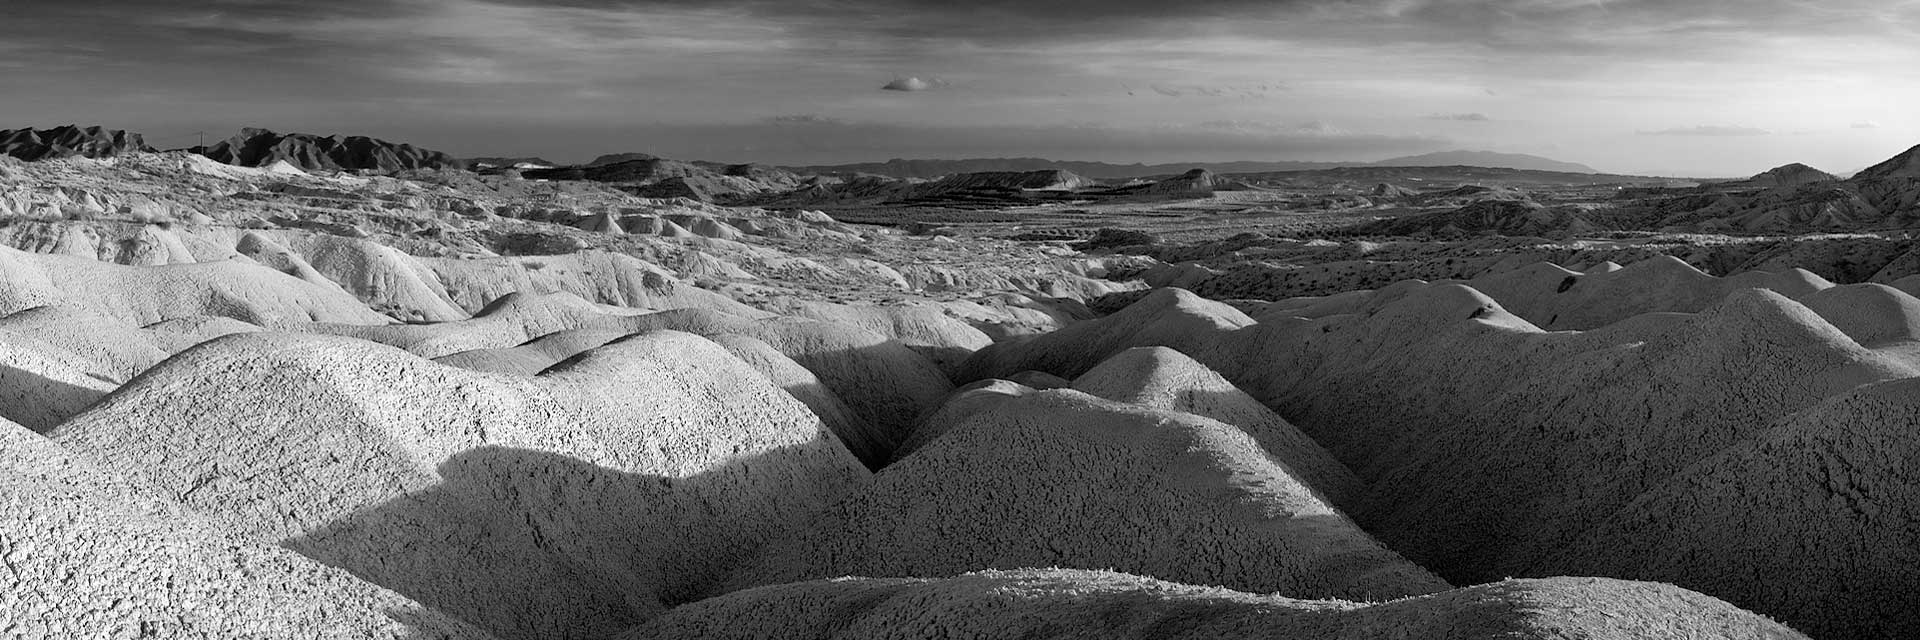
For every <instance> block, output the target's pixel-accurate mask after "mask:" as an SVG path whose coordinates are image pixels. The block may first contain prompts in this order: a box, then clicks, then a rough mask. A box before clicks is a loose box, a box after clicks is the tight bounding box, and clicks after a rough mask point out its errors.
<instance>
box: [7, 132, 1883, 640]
mask: <svg viewBox="0 0 1920 640" xmlns="http://www.w3.org/2000/svg"><path fill="white" fill-rule="evenodd" d="M55 133H57V134H58V135H52V134H48V135H42V134H40V133H33V134H31V135H28V134H20V133H9V134H7V136H6V137H7V139H8V140H10V142H9V144H11V145H12V146H13V148H15V149H23V150H29V151H32V153H28V151H21V152H20V153H19V155H33V156H34V157H35V158H36V160H37V161H34V162H26V161H22V160H17V159H12V158H0V418H4V421H0V632H3V633H0V635H9V636H10V637H11V636H18V637H80V638H126V637H166V638H172V637H181V638H263V637H264V638H312V637H326V638H475V639H479V638H498V639H502V640H533V639H545V638H567V639H574V638H578V639H602V638H684V637H721V638H846V639H855V638H872V639H879V638H902V637H952V638H996V637H1034V638H1075V637H1138V638H1164V637H1194V638H1200V637H1207V638H1216V637H1250V638H1252V637H1258V638H1300V639H1303V640H1304V639H1307V638H1353V639H1362V638H1367V639H1371V638H1381V639H1386V638H1407V637H1422V638H1463V639H1483V638H1484V639H1488V640H1492V639H1495V638H1728V639H1733V638H1803V637H1815V638H1823V639H1824V638H1888V639H1891V638H1908V637H1915V636H1920V613H1916V610H1920V608H1916V607H1915V606H1914V604H1915V601H1914V596H1913V595H1912V594H1913V593H1914V591H1913V589H1912V587H1913V586H1914V585H1915V584H1916V583H1920V573H1916V570H1915V569H1914V567H1920V542H1916V539H1915V532H1916V531H1920V476H1916V474H1914V473H1913V471H1912V468H1911V464H1910V461H1911V459H1912V458H1913V456H1914V455H1916V453H1917V452H1916V451H1915V449H1916V446H1915V444H1914V443H1915V442H1916V441H1917V440H1916V437H1915V435H1914V434H1915V433H1916V425H1920V409H1917V408H1916V404H1915V402H1914V401H1913V400H1912V398H1914V397H1915V395H1914V394H1915V391H1916V390H1915V389H1914V386H1915V384H1916V381H1920V299H1917V298H1915V297H1914V294H1915V293H1917V292H1920V247H1916V246H1913V240H1911V239H1910V238H1909V237H1908V236H1907V234H1906V231H1905V230H1904V229H1903V228H1901V222H1900V221H1901V220H1903V219H1904V216H1906V215H1907V214H1908V213H1910V210H1909V208H1908V207H1910V205H1911V202H1908V201H1907V200H1904V198H1906V196H1905V195H1902V194H1904V193H1906V192H1905V191H1903V190H1904V189H1907V188H1909V187H1911V183H1912V181H1913V180H1914V179H1915V178H1914V174H1913V170H1914V166H1913V165H1914V162H1913V158H1910V157H1908V156H1902V157H1901V158H1895V159H1893V160H1890V161H1889V162H1888V163H1885V164H1883V165H1881V166H1878V167H1875V168H1873V169H1869V170H1868V171H1866V172H1862V173H1861V174H1860V175H1859V176H1855V177H1854V178H1851V179H1849V180H1846V181H1841V180H1839V179H1837V178H1834V177H1832V176H1826V175H1824V174H1819V175H1816V174H1817V173H1818V172H1811V173H1809V172H1808V171H1802V170H1797V169H1793V168H1792V167H1787V168H1783V169H1782V170H1777V171H1774V172H1769V173H1767V174H1763V175H1762V176H1756V177H1755V178H1754V179H1752V180H1747V181H1741V182H1737V183H1729V184H1719V185H1712V184H1709V185H1684V186H1676V185H1636V184H1627V183H1618V184H1616V183H1605V182H1604V180H1609V179H1612V178H1607V177H1594V176H1587V177H1584V178H1564V177H1562V178H1556V177H1554V176H1557V175H1566V176H1571V175H1584V174H1551V173H1548V172H1517V171H1511V170H1507V171H1493V170H1466V169H1463V168H1458V167H1455V168H1424V169H1423V168H1403V167H1392V168H1388V167H1371V168H1365V169H1352V170H1345V169H1328V170H1321V171H1313V172H1294V173H1286V174H1258V175H1254V174H1248V175H1239V176H1215V175H1211V174H1207V173H1204V172H1189V173H1185V174H1179V175H1174V176H1168V177H1166V178H1165V179H1163V180H1159V181H1151V180H1143V181H1139V182H1137V183H1133V184H1104V183H1095V182H1093V181H1084V182H1083V181H1081V180H1083V179H1082V178H1080V177H1079V176H1074V175H1072V174H1068V173H1066V172H1063V171H1040V172H1023V173H1007V174H984V173H982V174H964V175H961V176H958V177H950V178H943V179H940V180H904V179H903V180H891V181H887V180H880V179H876V178H872V177H866V178H860V177H853V178H848V177H844V176H795V175H792V173H791V172H787V171H785V170H775V169H772V168H767V167H759V166H757V165H734V166H718V165H711V164H710V163H676V161H666V160H662V159H659V158H652V157H650V156H639V155H629V156H618V157H610V158H604V159H603V161H601V162H596V163H593V164H590V165H583V166H581V167H573V168H550V169H551V170H552V171H553V172H554V173H551V174H540V173H537V171H543V170H548V169H540V168H539V167H538V166H537V163H532V162H520V161H516V163H518V164H524V165H526V166H525V167H521V168H507V169H503V170H497V171H496V170H492V169H489V170H486V171H482V172H474V171H469V170H466V169H459V168H452V167H447V166H441V165H442V164H443V160H442V159H440V158H439V156H437V155H434V154H433V153H431V152H427V151H425V150H415V151H409V152H407V153H405V154H400V155H392V156H391V157H389V156H380V157H381V158H385V159H383V160H380V162H382V163H385V164H393V163H399V165H401V166H395V167H384V168H385V169H386V170H385V171H381V172H374V171H364V170H342V169H337V168H334V167H337V166H338V165H340V164H341V163H342V162H346V163H348V164H351V163H352V162H354V161H356V160H355V158H356V157H358V156H355V155H354V154H356V153H359V152H358V151H355V149H362V148H363V147H364V146H365V145H369V144H373V145H374V146H375V148H379V149H384V150H387V151H392V152H393V153H399V151H402V150H399V149H398V147H392V146H391V145H388V146H380V145H381V144H384V143H379V141H371V142H368V141H363V140H353V139H344V140H337V141H334V142H333V143H323V142H320V141H317V140H307V139H304V138H300V137H298V136H278V134H269V133H261V132H256V133H255V134H254V136H256V137H258V136H266V135H273V136H275V137H274V138H273V140H274V142H273V145H268V146H269V147H272V148H277V149H281V150H280V151H274V152H270V153H269V152H261V153H265V154H266V155H261V153H253V152H248V153H240V150H241V148H242V147H248V144H247V143H246V141H245V140H239V139H236V140H235V141H231V142H230V143H227V145H228V146H227V147H226V148H227V149H228V150H229V151H231V152H232V154H231V155H233V157H235V158H238V157H240V156H245V157H247V158H250V160H246V161H240V160H232V161H234V162H237V163H238V164H227V163H223V162H220V161H216V160H215V159H213V158H210V157H207V156H204V155H197V154H190V153H184V152H169V153H152V152H150V151H148V150H146V149H144V148H143V146H142V145H140V144H139V142H138V140H136V139H131V138H127V137H126V136H121V135H116V134H114V133H113V132H108V131H93V130H81V129H75V130H71V131H64V130H63V131H59V132H55ZM376 143H378V144H376ZM328 144H334V145H336V146H333V147H328V146H327V145H328ZM103 145H104V146H103ZM115 145H118V146H117V147H116V146H115ZM256 146H257V145H256ZM283 147H284V148H283ZM389 147H391V148H389ZM109 148H111V149H112V152H111V153H107V152H104V151H101V152H97V153H95V152H90V151H88V150H89V149H93V150H95V151H98V150H100V149H109ZM262 148H265V147H262ZM313 149H321V150H322V151H325V150H326V149H333V150H334V151H326V152H325V153H322V155H323V156H325V160H324V161H323V160H322V158H321V156H314V155H313V153H315V152H313ZM254 151H260V149H254ZM335 151H337V153H335ZM276 153H277V154H279V155H274V154H276ZM329 153H331V154H333V155H327V154H329ZM62 155H71V156H75V157H59V156H62ZM86 155H99V156H104V157H99V158H88V157H84V156H86ZM43 156H45V157H46V158H45V159H40V158H41V157H43ZM343 159H344V160H343ZM268 160H271V161H268ZM327 163H333V165H334V167H330V166H328V165H327ZM242 164H247V165H257V166H240V165H242ZM490 166H491V165H490ZM494 168H495V169H500V167H497V166H496V167H494ZM529 173H531V177H530V176H529V175H527V174H529ZM542 175H546V176H547V177H540V176H542ZM596 176H598V177H600V178H606V177H609V176H611V178H609V179H597V178H596ZM671 180H678V181H679V182H678V183H671V182H668V181H671ZM1556 180H1557V182H1556ZM640 182H645V183H646V184H639V183H640ZM659 184H668V186H669V187H672V188H676V189H677V188H679V187H675V186H674V185H679V186H682V187H687V188H689V189H691V191H689V192H686V193H690V194H691V195H681V196H676V197H666V198H662V197H650V196H649V194H653V195H658V194H660V193H663V191H662V190H661V189H666V187H657V185H659ZM716 189H722V190H734V191H737V192H739V194H744V195H741V196H740V197H738V198H734V199H726V198H710V197H707V196H711V195H713V194H712V193H710V191H712V190H716ZM1818 189H1826V190H1829V191H1832V190H1838V191H1840V192H1845V193H1847V194H1852V195H1850V196H1848V197H1849V198H1855V200H1848V201H1847V202H1849V203H1851V204H1848V205H1847V208H1842V209H1833V208H1829V209H1828V210H1826V212H1825V213H1816V214H1807V212H1808V211H1811V210H1810V209H1807V208H1806V207H1807V206H1809V205H1808V203H1809V202H1812V201H1813V200H1810V199H1809V198H1814V197H1815V196H1811V195H1808V194H1809V193H1811V191H1809V190H1818ZM856 191H857V192H856ZM849 194H852V195H849ZM693 196H699V197H693ZM747 196H752V197H747ZM702 197H707V199H705V200H703V199H702ZM1823 197H1824V196H1823ZM1834 197H1837V196H1834ZM1689 198H1691V199H1692V200H1689V201H1687V202H1668V203H1667V204H1665V205H1662V204H1660V203H1662V202H1667V201H1668V200H1676V201H1677V200H1683V199H1689ZM755 199H757V200H758V202H759V204H758V205H754V204H752V203H751V202H749V201H750V200H755ZM809 199H810V200H811V201H812V202H813V204H801V203H802V201H808V200H809ZM708 200H715V201H724V202H730V203H731V204H716V203H715V202H710V201H708ZM1856 200H1857V201H1856ZM1715 203H1720V204H1715ZM1754 203H1758V204H1754ZM1747 204H1753V205H1754V206H1744V205H1747ZM962 205H964V206H962ZM1660 206H1666V207H1668V208H1667V209H1659V207H1660ZM1648 207H1653V209H1649V208H1648ZM1714 207H1721V208H1725V207H1734V208H1733V209H1728V211H1737V212H1741V213H1739V214H1738V215H1732V214H1727V215H1722V214H1723V213H1725V211H1722V209H1715V208H1714ZM1742 207H1744V208H1742ZM1762 209H1764V210H1765V211H1766V212H1771V213H1766V212H1761V210H1762ZM1656 210H1657V211H1656ZM1702 211H1706V212H1709V213H1714V216H1712V217H1710V218H1709V217H1701V215H1704V214H1701V215H1696V214H1698V212H1702ZM1650 212H1652V213H1650ZM1756 212H1759V213H1756ZM1655 213H1658V214H1659V215H1658V216H1655V215H1654V214H1655ZM1803 214H1807V215H1803ZM1655 218H1658V220H1659V224H1658V225H1655V226H1653V227H1652V228H1649V227H1648V226H1647V225H1645V224H1642V223H1641V222H1635V221H1643V220H1652V219H1655ZM1709 219H1710V220H1717V221H1720V222H1717V223H1714V224H1702V223H1701V221H1703V220H1709ZM1735 222H1738V225H1735V224H1734V223H1735ZM1716 224H1717V225H1719V227H1717V228H1716V227H1715V225H1716ZM1729 225H1733V226H1739V229H1738V230H1739V231H1741V233H1740V234H1737V235H1735V234H1730V233H1728V232H1729V231H1734V230H1736V229H1734V228H1733V226H1729ZM1740 225H1744V226H1740Z"/></svg>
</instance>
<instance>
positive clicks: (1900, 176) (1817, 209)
mask: <svg viewBox="0 0 1920 640" xmlns="http://www.w3.org/2000/svg"><path fill="white" fill-rule="evenodd" d="M1776 172H1778V173H1777V174H1776ZM1770 175H1771V176H1772V178H1773V181H1774V182H1776V183H1777V184H1774V185H1767V184H1754V185H1751V186H1760V187H1766V188H1763V189H1759V190H1756V191H1752V192H1747V193H1727V194H1714V196H1715V197H1710V198H1685V197H1682V198H1674V199H1671V200H1669V201H1667V202H1666V203H1663V204H1661V205H1660V206H1656V207H1651V208H1650V211H1649V213H1650V214H1658V215H1660V216H1661V217H1660V219H1659V220H1658V226H1659V227H1660V228H1671V229H1676V230H1686V231H1704V232H1713V233H1729V232H1733V233H1813V232H1830V231H1861V230H1878V229H1915V228H1920V146H1916V147H1914V148H1912V149H1908V150H1907V151H1906V152H1904V153H1901V154H1900V155H1897V156H1894V157H1892V158H1889V159H1888V160H1887V161H1885V162H1882V163H1880V164H1876V165H1874V166H1871V167H1868V168H1866V169H1862V170H1860V171H1859V172H1858V173H1855V174H1854V175H1853V177H1851V178H1848V179H1846V180H1832V179H1819V178H1820V176H1825V175H1826V174H1818V175H1815V173H1814V170H1812V169H1810V168H1804V165H1788V166H1787V167H1783V168H1782V169H1776V170H1774V171H1769V172H1767V173H1763V174H1761V175H1760V176H1756V179H1760V178H1766V177H1768V176H1770ZM1781 175H1787V176H1798V177H1799V178H1800V179H1799V180H1785V181H1781V180H1779V179H1778V178H1779V177H1780V176H1781ZM1827 177H1828V178H1831V177H1832V176H1827ZM1752 182H1754V181H1753V180H1749V181H1746V183H1752ZM1762 182H1765V181H1764V180H1762ZM1743 184H1745V183H1743ZM1714 186H1716V187H1719V186H1725V185H1714Z"/></svg>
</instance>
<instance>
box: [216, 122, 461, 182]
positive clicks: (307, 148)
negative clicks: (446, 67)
mask: <svg viewBox="0 0 1920 640" xmlns="http://www.w3.org/2000/svg"><path fill="white" fill-rule="evenodd" d="M188 151H191V152H193V153H197V154H200V155H203V156H206V157H209V158H212V159H214V160H218V161H220V162H224V163H227V164H231V165H238V166H242V167H264V166H268V165H271V164H273V163H275V162H279V161H281V160H285V161H287V162H288V163H289V164H292V165H293V166H296V167H300V168H302V169H306V170H309V171H312V170H322V171H352V170H363V169H364V170H372V171H382V172H393V171H404V170H408V169H461V168H465V163H463V162H461V161H460V159H458V158H455V157H453V156H451V155H448V154H446V153H442V152H439V151H434V150H432V149H422V148H420V147H416V146H413V145H410V144H406V143H398V142H388V141H386V140H381V139H378V138H369V137H367V136H344V137H343V136H326V137H321V136H317V135H313V134H310V133H287V134H281V133H275V132H273V131H269V130H267V129H258V128H253V127H248V128H245V129H241V130H240V133H239V134H238V135H235V136H233V137H231V138H227V139H226V140H221V141H220V142H216V143H214V144H212V145H210V146H205V147H193V148H191V149H188Z"/></svg>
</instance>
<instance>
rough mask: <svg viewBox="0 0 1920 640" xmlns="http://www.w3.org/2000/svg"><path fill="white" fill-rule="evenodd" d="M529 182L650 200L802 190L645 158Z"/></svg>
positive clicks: (766, 172)
mask: <svg viewBox="0 0 1920 640" xmlns="http://www.w3.org/2000/svg"><path fill="white" fill-rule="evenodd" d="M520 175H521V177H523V178H526V179H528V180H586V181H592V182H604V183H611V184H615V185H619V186H620V187H621V188H623V189H625V190H627V191H628V192H629V193H633V194H634V195H637V196H641V197H645V198H688V199H691V200H697V201H701V202H712V201H713V200H714V199H716V198H729V197H738V196H743V195H757V194H764V193H770V192H779V191H784V190H786V189H791V188H794V187H795V186H798V184H799V182H798V178H797V176H794V175H792V174H789V173H786V172H783V171H776V170H772V169H770V168H765V167H758V166H757V165H723V164H716V163H706V162H687V161H682V160H669V159H666V158H658V157H654V156H649V155H646V154H616V155H613V156H601V157H600V158H599V159H597V160H595V161H593V162H592V163H589V164H584V165H574V166H567V167H553V168H546V169H524V170H522V171H521V172H520Z"/></svg>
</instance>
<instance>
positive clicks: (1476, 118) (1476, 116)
mask: <svg viewBox="0 0 1920 640" xmlns="http://www.w3.org/2000/svg"><path fill="white" fill-rule="evenodd" d="M1427 119H1428V120H1452V121H1454V122H1492V121H1493V118H1489V117H1487V114H1484V113H1435V114H1431V115H1428V116H1427Z"/></svg>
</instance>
